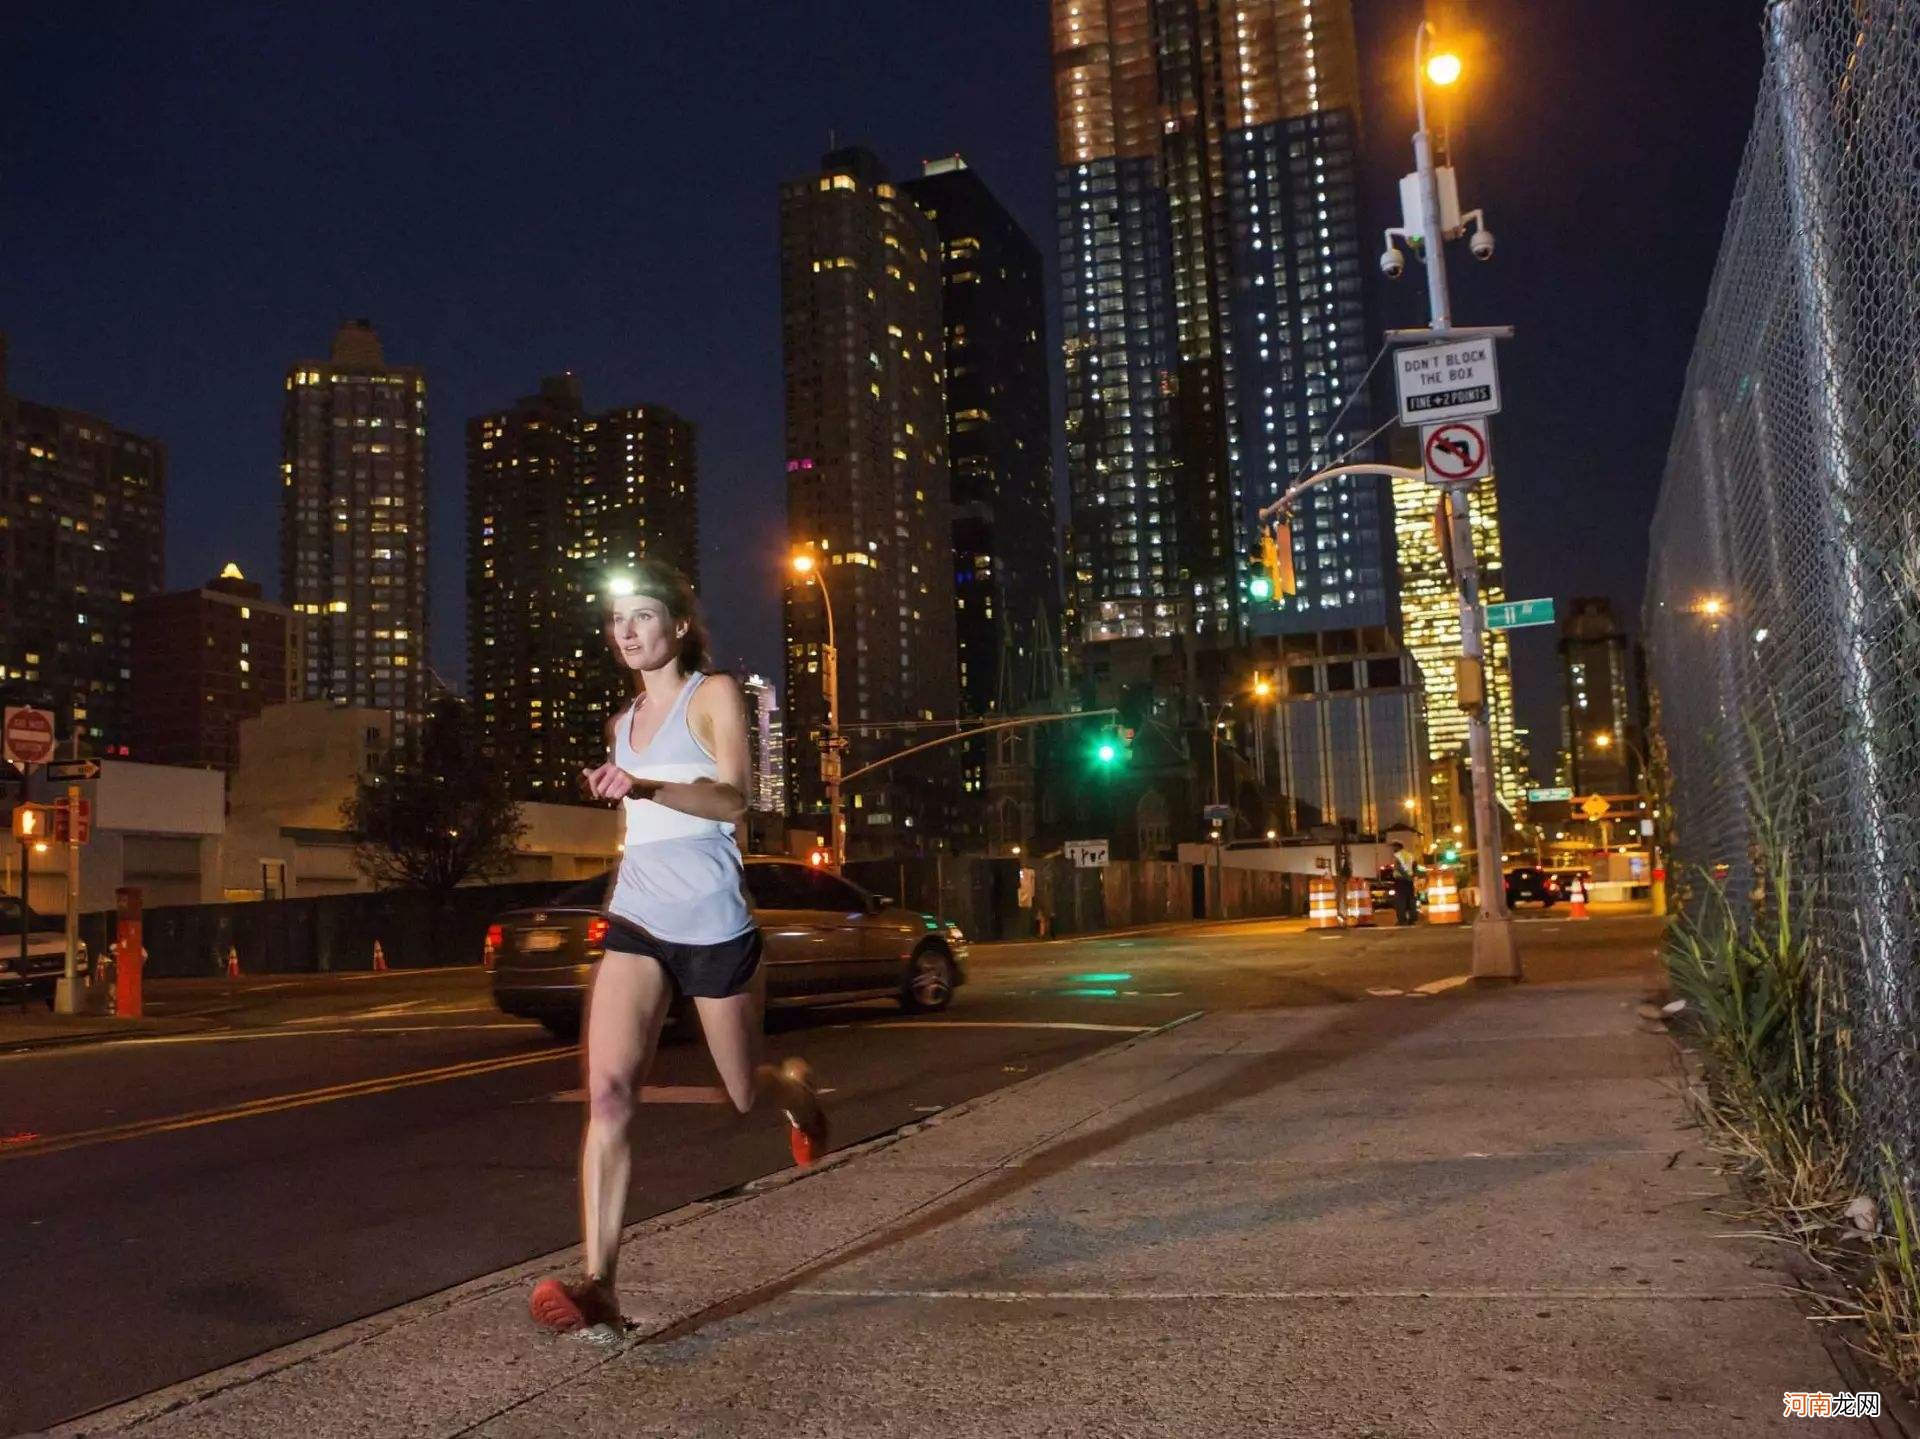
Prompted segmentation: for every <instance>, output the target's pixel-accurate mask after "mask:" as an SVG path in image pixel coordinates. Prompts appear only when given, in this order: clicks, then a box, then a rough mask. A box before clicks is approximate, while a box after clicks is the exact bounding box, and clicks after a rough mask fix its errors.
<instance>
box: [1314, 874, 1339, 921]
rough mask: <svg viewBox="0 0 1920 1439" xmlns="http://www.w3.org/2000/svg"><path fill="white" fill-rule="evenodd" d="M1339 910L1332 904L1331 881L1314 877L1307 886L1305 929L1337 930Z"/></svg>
mask: <svg viewBox="0 0 1920 1439" xmlns="http://www.w3.org/2000/svg"><path fill="white" fill-rule="evenodd" d="M1339 927H1340V909H1339V906H1338V905H1337V904H1336V903H1335V902H1334V889H1333V881H1332V880H1331V879H1327V878H1325V877H1323V876H1320V875H1316V876H1314V878H1313V879H1312V881H1311V882H1309V884H1308V885H1307V928H1308V929H1338V928H1339Z"/></svg>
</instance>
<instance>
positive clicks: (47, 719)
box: [5, 705, 53, 765]
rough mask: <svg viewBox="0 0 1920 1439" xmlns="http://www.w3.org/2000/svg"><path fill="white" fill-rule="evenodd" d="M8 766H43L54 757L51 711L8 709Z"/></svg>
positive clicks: (13, 707) (14, 707)
mask: <svg viewBox="0 0 1920 1439" xmlns="http://www.w3.org/2000/svg"><path fill="white" fill-rule="evenodd" d="M5 734H6V755H7V763H8V764H17V765H30V764H44V763H45V762H46V761H47V760H48V759H49V758H50V757H51V756H52V754H53V711H51V710H36V709H25V708H21V707H18V706H14V705H9V706H8V707H7V717H6V731H5Z"/></svg>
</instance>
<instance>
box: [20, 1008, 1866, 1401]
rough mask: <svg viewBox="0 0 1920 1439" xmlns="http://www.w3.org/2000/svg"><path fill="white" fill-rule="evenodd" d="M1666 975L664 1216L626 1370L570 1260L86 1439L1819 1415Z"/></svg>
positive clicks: (1284, 1044)
mask: <svg viewBox="0 0 1920 1439" xmlns="http://www.w3.org/2000/svg"><path fill="white" fill-rule="evenodd" d="M1644 987H1645V986H1644V984H1643V983H1641V982H1637V981H1634V980H1614V981H1607V982H1593V983H1585V984H1578V983H1571V984H1558V985H1555V984H1541V985H1528V986H1525V987H1521V988H1517V989H1511V990H1498V991H1476V990H1473V989H1471V988H1460V989H1455V990H1451V991H1448V992H1446V993H1444V994H1441V995H1438V996H1435V997H1413V996H1407V997H1395V998H1382V999H1375V1000H1369V1001H1366V1002H1362V1003H1357V1004H1350V1005H1338V1006H1328V1007H1324V1008H1316V1009H1285V1010H1272V1011H1266V1012H1259V1013H1238V1014H1218V1015H1207V1016H1202V1017H1199V1018H1196V1019H1194V1020H1193V1021H1191V1022H1189V1023H1184V1024H1180V1025H1177V1026H1175V1027H1171V1028H1168V1029H1166V1030H1162V1031H1157V1032H1155V1033H1153V1034H1150V1035H1146V1036H1142V1037H1141V1038H1140V1039H1137V1040H1134V1041H1130V1042H1128V1043H1125V1044H1122V1045H1119V1046H1116V1047H1115V1048H1112V1049H1108V1050H1104V1051H1102V1052H1100V1053H1099V1054H1096V1055H1094V1056H1091V1057H1090V1058H1088V1059H1085V1060H1082V1061H1079V1062H1077V1063H1075V1064H1073V1065H1070V1066H1068V1067H1066V1068H1063V1069H1060V1070H1056V1071H1053V1072H1051V1073H1049V1074H1046V1075H1043V1076H1040V1077H1038V1078H1036V1079H1033V1080H1031V1081H1028V1082H1026V1083H1023V1084H1021V1085H1018V1086H1016V1087H1014V1088H1011V1089H1007V1090H1002V1091H1000V1092H999V1093H997V1094H994V1095H990V1096H987V1097H986V1098H984V1099H981V1100H979V1101H976V1102H974V1103H972V1104H971V1105H968V1106H965V1107H963V1108H961V1109H956V1110H954V1111H950V1112H949V1113H948V1114H945V1115H941V1116H936V1117H935V1118H934V1119H933V1120H930V1121H929V1122H928V1123H926V1124H922V1125H916V1126H913V1127H912V1128H911V1129H909V1130H908V1131H905V1132H903V1133H902V1134H900V1135H898V1136H894V1137H890V1138H888V1139H885V1140H880V1141H876V1142H874V1143H872V1144H869V1145H866V1146H863V1147H862V1148H861V1149H860V1150H858V1151H855V1152H853V1153H852V1154H849V1155H847V1156H845V1157H842V1158H841V1159H839V1160H838V1162H834V1163H830V1164H828V1165H826V1166H823V1167H822V1168H821V1169H819V1170H816V1171H815V1172H813V1173H811V1174H809V1175H806V1176H805V1177H801V1178H795V1177H793V1176H791V1175H788V1176H779V1177H776V1179H775V1180H773V1181H769V1182H767V1183H765V1184H764V1185H762V1186H761V1187H759V1188H757V1189H756V1190H754V1191H752V1192H749V1193H746V1194H741V1195H734V1196H729V1197H727V1198H724V1199H721V1200H718V1201H715V1202H711V1203H706V1204H700V1205H695V1206H691V1207H690V1208H688V1209H685V1210H681V1211H678V1212H676V1213H674V1214H671V1215H665V1216H662V1217H661V1218H659V1219H657V1220H653V1221H650V1222H648V1223H646V1224H642V1225H638V1226H636V1227H635V1228H634V1230H633V1231H632V1232H631V1234H630V1236H629V1243H630V1248H629V1250H628V1257H627V1260H626V1265H627V1267H626V1272H625V1284H624V1289H625V1298H626V1305H627V1309H628V1312H629V1314H631V1315H632V1316H633V1318H635V1319H636V1320H637V1321H639V1324H640V1329H639V1331H638V1333H637V1335H636V1337H635V1338H634V1339H633V1340H632V1341H631V1342H629V1343H627V1344H625V1345H624V1346H622V1347H620V1348H617V1349H612V1350H608V1349H603V1348H598V1347H595V1346H593V1345H591V1344H589V1343H586V1342H583V1341H579V1340H554V1339H547V1338H543V1337H541V1336H539V1335H536V1334H535V1333H534V1332H533V1330H532V1328H531V1325H530V1323H529V1321H528V1320H527V1319H526V1317H525V1302H526V1291H527V1288H528V1286H529V1284H530V1283H531V1281H532V1279H533V1278H534V1277H535V1276H536V1275H538V1274H541V1273H545V1272H550V1271H551V1270H552V1269H553V1268H554V1267H556V1266H557V1265H559V1264H561V1263H564V1262H566V1259H567V1257H566V1256H560V1257H555V1258H550V1259H548V1260H543V1261H541V1262H538V1263H534V1264H529V1265H526V1266H522V1267H521V1268H518V1269H515V1270H512V1271H507V1272H504V1273H501V1274H496V1275H492V1276H489V1277H487V1278H484V1279H479V1280H476V1281H474V1282H473V1283H471V1284H468V1285H465V1286H462V1287H461V1288H459V1289H457V1290H453V1291H450V1292H448V1293H446V1294H442V1295H437V1296H434V1297H432V1298H430V1299H427V1300H423V1301H420V1302H419V1303H416V1304H413V1305H409V1306H406V1307H404V1308H402V1309H399V1310H395V1311H392V1312H390V1313H388V1314H384V1315H380V1316H376V1317H374V1318H372V1319H369V1320H366V1321H363V1322H361V1323H359V1324H356V1325H352V1326H348V1327H347V1328H346V1329H343V1330H338V1331H335V1332H333V1333H331V1334H327V1335H322V1336H319V1337H317V1338H315V1339H312V1340H309V1341H306V1342H304V1343H302V1344H298V1345H294V1346H292V1347H290V1348H288V1349H285V1350H281V1351H278V1352H276V1353H273V1354H269V1355H265V1356H262V1357H261V1358H259V1359H256V1360H253V1361H250V1362H248V1363H245V1364H241V1365H238V1366H235V1367H234V1368H232V1369H229V1370H225V1371H221V1372H219V1373H216V1374H212V1375H208V1376H204V1377H203V1378H201V1379H198V1380H195V1381H192V1382H190V1383H188V1384H184V1385H180V1386H177V1387H175V1388H174V1389H171V1390H168V1391H164V1392H162V1393H159V1394H155V1395H150V1396H148V1397H147V1398H145V1399H141V1400H136V1401H134V1402H132V1403H130V1404H126V1405H123V1406H121V1407H120V1408H118V1409H115V1410H111V1411H107V1412H103V1413H101V1414H98V1415H95V1416H93V1417H91V1418H90V1419H87V1420H82V1421H79V1422H77V1423H74V1424H72V1425H69V1426H68V1427H67V1428H65V1429H63V1430H61V1431H58V1432H61V1433H71V1434H99V1433H137V1434H143V1435H154V1436H161V1435H194V1436H212V1435H233V1436H242V1435H244V1436H248V1439H259V1436H273V1435H299V1436H302V1439H311V1436H314V1435H319V1434H325V1435H328V1436H347V1435H382V1436H384V1435H453V1434H467V1433H474V1434H486V1435H530V1436H534V1435H537V1436H541V1439H547V1436H551V1435H555V1434H567V1435H575V1434H606V1435H622V1436H625V1435H633V1434H662V1435H668V1434H670V1435H736V1434H739V1435H783V1436H784V1435H792V1434H814V1435H901V1434H927V1435H941V1436H951V1435H1021V1436H1025V1435H1043V1434H1057V1435H1083V1434H1128V1435H1144V1434H1155V1435H1160V1434H1165V1435H1220V1434H1265V1433H1282V1434H1303V1435H1345V1436H1389V1435H1392V1436H1399V1435H1425V1434H1434V1435H1456V1434H1459V1435H1514V1436H1521V1435H1526V1436H1534V1435H1608V1436H1614V1435H1619V1434H1631V1435H1669V1434H1672V1435H1679V1434H1688V1435H1726V1436H1736V1435H1737V1436H1748V1435H1759V1434H1770V1433H1783V1434H1784V1433H1792V1432H1799V1431H1798V1429H1797V1428H1796V1427H1795V1426H1796V1424H1799V1425H1800V1427H1804V1424H1801V1421H1789V1420H1783V1419H1782V1418H1781V1410H1782V1400H1781V1395H1782V1391H1783V1390H1798V1389H1810V1390H1821V1389H1824V1390H1828V1391H1839V1390H1842V1389H1845V1388H1847V1387H1848V1386H1847V1385H1845V1384H1844V1383H1843V1382H1842V1381H1841V1379H1840V1377H1839V1375H1838V1374H1837V1373H1836V1371H1835V1369H1834V1367H1833V1365H1832V1363H1831V1362H1830V1360H1829V1359H1828V1357H1827V1355H1826V1352H1825V1351H1824V1349H1823V1348H1822V1347H1821V1344H1820V1343H1819V1341H1818V1339H1817V1338H1816V1337H1815V1334H1814V1332H1813V1330H1812V1327H1811V1326H1810V1325H1809V1324H1808V1323H1807V1322H1806V1320H1805V1319H1803V1318H1802V1317H1801V1316H1800V1314H1799V1313H1798V1311H1797V1310H1796V1308H1795V1306H1794V1304H1793V1302H1792V1301H1791V1300H1790V1299H1789V1298H1788V1297H1787V1296H1785V1295H1784V1294H1783V1293H1782V1292H1781V1289H1780V1286H1781V1285H1782V1284H1783V1283H1784V1282H1785V1275H1784V1273H1783V1271H1782V1270H1781V1269H1780V1268H1779V1267H1777V1266H1778V1263H1779V1261H1778V1256H1777V1251H1775V1250H1774V1249H1772V1248H1770V1247H1768V1246H1765V1245H1762V1244H1760V1243H1757V1242H1754V1241H1751V1240H1745V1239H1731V1238H1726V1237H1722V1235H1723V1232H1724V1231H1725V1230H1726V1229H1727V1228H1729V1227H1730V1226H1729V1225H1728V1224H1727V1223H1726V1222H1724V1221H1723V1220H1721V1219H1720V1218H1718V1217H1717V1216H1716V1214H1715V1212H1714V1211H1715V1209H1716V1208H1718V1207H1724V1206H1725V1203H1726V1199H1727V1192H1726V1188H1725V1185H1724V1183H1723V1181H1722V1180H1721V1179H1720V1177H1719V1176H1718V1175H1716V1174H1715V1173H1714V1172H1713V1171H1712V1170H1711V1168H1709V1167H1708V1166H1707V1163H1706V1159H1705V1156H1704V1155H1703V1154H1702V1153H1701V1151H1700V1148H1699V1146H1698V1144H1697V1139H1696V1135H1695V1134H1694V1133H1693V1131H1691V1130H1689V1129H1686V1128H1683V1127H1682V1126H1681V1121H1682V1118H1683V1113H1682V1107H1681V1103H1680V1100H1679V1099H1678V1097H1677V1095H1676V1093H1675V1092H1674V1089H1673V1087H1672V1081H1673V1077H1674V1068H1675V1066H1674V1052H1673V1049H1672V1046H1671V1044H1670V1042H1669V1041H1668V1040H1667V1038H1666V1037H1665V1036H1664V1035H1662V1034H1659V1033H1650V1032H1647V1030H1648V1028H1649V1027H1648V1026H1644V1025H1643V1024H1642V1023H1641V1022H1640V1021H1638V1020H1637V1019H1636V1017H1635V1014H1634V1006H1635V1004H1636V1002H1637V1001H1638V1000H1639V999H1640V998H1641V991H1642V990H1643V988H1644ZM642 1162H644V1160H642ZM1820 1432H1821V1433H1823V1434H1825V1433H1832V1434H1850V1433H1851V1434H1866V1433H1870V1432H1873V1431H1872V1430H1871V1429H1870V1428H1869V1427H1868V1426H1867V1425H1866V1424H1865V1423H1864V1422H1861V1421H1853V1420H1830V1421H1826V1422H1825V1423H1824V1424H1823V1425H1822V1426H1821V1427H1820Z"/></svg>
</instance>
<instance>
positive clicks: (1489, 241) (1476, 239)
mask: <svg viewBox="0 0 1920 1439" xmlns="http://www.w3.org/2000/svg"><path fill="white" fill-rule="evenodd" d="M1467 249H1468V251H1469V252H1471V253H1472V255H1473V258H1474V259H1476V260H1491V259H1492V258H1493V231H1491V230H1475V231H1474V232H1473V238H1472V239H1471V240H1469V241H1467Z"/></svg>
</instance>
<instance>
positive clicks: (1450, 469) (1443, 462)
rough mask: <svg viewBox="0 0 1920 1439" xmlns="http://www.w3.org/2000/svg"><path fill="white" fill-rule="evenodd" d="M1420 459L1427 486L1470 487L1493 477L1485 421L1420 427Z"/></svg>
mask: <svg viewBox="0 0 1920 1439" xmlns="http://www.w3.org/2000/svg"><path fill="white" fill-rule="evenodd" d="M1420 459H1421V462H1422V463H1423V464H1424V465H1425V466H1426V467H1427V483H1428V484H1430V485H1470V484H1472V483H1473V482H1474V481H1475V480H1484V479H1485V478H1486V477H1487V476H1488V475H1490V474H1492V473H1493V445H1492V444H1491V443H1490V442H1489V441H1488V439H1487V422H1486V421H1485V420H1448V421H1447V422H1446V423H1445V424H1444V425H1422V426H1421V427H1420Z"/></svg>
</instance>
